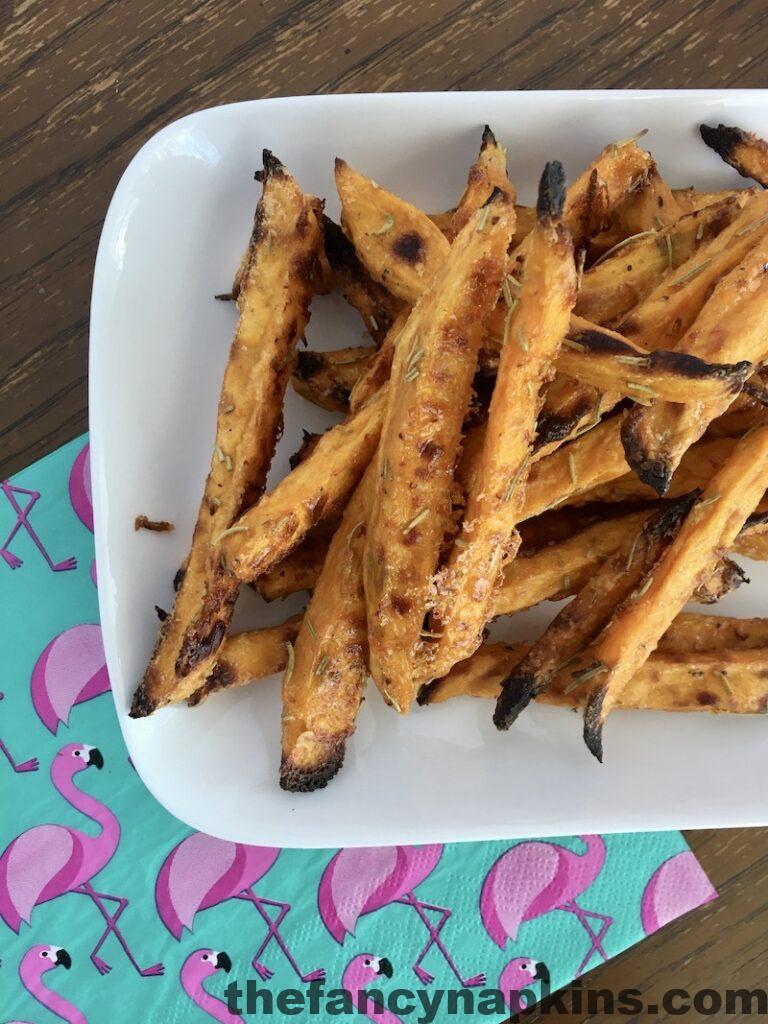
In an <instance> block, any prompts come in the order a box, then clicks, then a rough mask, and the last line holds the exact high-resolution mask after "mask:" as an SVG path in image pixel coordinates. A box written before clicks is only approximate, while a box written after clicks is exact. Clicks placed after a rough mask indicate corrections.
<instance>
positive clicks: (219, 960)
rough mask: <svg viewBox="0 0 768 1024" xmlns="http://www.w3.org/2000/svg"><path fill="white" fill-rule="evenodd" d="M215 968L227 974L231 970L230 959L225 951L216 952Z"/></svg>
mask: <svg viewBox="0 0 768 1024" xmlns="http://www.w3.org/2000/svg"><path fill="white" fill-rule="evenodd" d="M216 970H217V971H225V972H226V973H227V974H229V972H230V971H231V970H232V961H231V960H230V959H229V957H228V956H227V954H226V953H217V954H216Z"/></svg>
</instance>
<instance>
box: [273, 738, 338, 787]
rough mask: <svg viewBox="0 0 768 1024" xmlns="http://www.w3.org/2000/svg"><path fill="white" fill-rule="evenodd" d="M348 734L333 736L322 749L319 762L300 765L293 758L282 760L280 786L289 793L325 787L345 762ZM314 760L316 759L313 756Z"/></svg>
mask: <svg viewBox="0 0 768 1024" xmlns="http://www.w3.org/2000/svg"><path fill="white" fill-rule="evenodd" d="M345 746H346V736H335V737H332V738H331V740H330V742H329V743H328V744H325V745H324V746H323V749H322V756H321V757H318V758H317V764H316V765H312V764H308V765H300V764H297V763H296V761H295V760H294V759H293V758H290V757H285V756H284V757H283V758H282V760H281V762H280V788H281V789H284V790H285V791H286V792H287V793H313V792H314V791H315V790H316V789H325V787H326V786H327V785H328V783H329V782H330V781H331V779H332V778H333V777H334V776H335V775H336V774H337V772H338V771H339V769H340V768H341V766H342V764H343V763H344V750H345ZM312 760H315V758H314V757H313V758H312Z"/></svg>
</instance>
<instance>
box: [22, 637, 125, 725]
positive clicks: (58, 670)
mask: <svg viewBox="0 0 768 1024" xmlns="http://www.w3.org/2000/svg"><path fill="white" fill-rule="evenodd" d="M30 689H31V692H32V703H33V705H34V707H35V711H36V712H37V716H38V718H39V719H40V721H41V722H42V723H43V725H44V726H45V727H46V728H47V729H48V730H49V731H50V732H52V733H53V734H54V735H56V730H57V729H58V727H59V723H60V722H63V723H64V724H65V725H66V724H67V723H68V721H69V713H70V711H71V710H72V708H73V707H74V706H75V705H76V704H83V703H85V701H88V700H92V699H93V698H94V697H98V696H100V694H102V693H108V692H109V675H108V674H107V665H106V658H105V655H104V645H103V643H102V639H101V627H100V626H98V625H94V624H91V623H82V624H81V625H78V626H72V627H71V628H70V629H65V630H64V632H63V633H59V635H58V636H56V637H54V638H53V640H51V642H50V643H49V644H48V645H47V647H46V648H45V650H44V651H43V653H42V654H41V655H40V657H39V658H38V659H37V661H36V662H35V667H34V668H33V670H32V679H31V682H30Z"/></svg>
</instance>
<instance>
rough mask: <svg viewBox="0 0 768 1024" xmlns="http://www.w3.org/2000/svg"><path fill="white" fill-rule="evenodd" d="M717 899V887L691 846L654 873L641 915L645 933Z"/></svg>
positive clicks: (665, 862)
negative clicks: (692, 851) (708, 876)
mask: <svg viewBox="0 0 768 1024" xmlns="http://www.w3.org/2000/svg"><path fill="white" fill-rule="evenodd" d="M715 899H717V890H716V889H715V888H714V887H713V885H712V883H711V882H710V880H709V879H708V878H707V876H706V875H705V874H704V869H703V868H702V866H701V864H699V862H698V861H697V860H696V857H695V856H694V855H693V853H691V851H690V850H684V851H683V852H682V853H677V854H675V856H674V857H670V858H669V859H668V860H665V861H664V862H663V863H662V864H660V865H659V866H658V867H657V868H656V870H655V871H654V873H653V874H652V875H651V877H650V879H649V881H648V884H647V885H646V887H645V891H644V892H643V898H642V901H641V903H640V919H641V921H642V924H643V931H644V932H645V934H646V935H650V934H651V933H652V932H655V931H658V930H659V928H663V927H664V925H665V924H668V923H669V922H670V921H674V919H675V918H676V917H681V916H682V915H683V914H687V913H688V911H689V910H694V909H695V908H696V907H701V906H703V904H705V903H711V901H712V900H715Z"/></svg>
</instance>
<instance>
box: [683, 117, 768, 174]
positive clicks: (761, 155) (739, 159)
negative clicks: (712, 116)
mask: <svg viewBox="0 0 768 1024" xmlns="http://www.w3.org/2000/svg"><path fill="white" fill-rule="evenodd" d="M699 131H700V132H701V137H702V139H703V140H704V141H705V142H706V144H707V145H708V146H709V148H710V149H714V151H715V152H716V153H717V154H718V156H721V157H722V158H723V160H725V162H726V163H727V164H730V165H731V167H735V168H736V170H737V171H738V172H739V174H740V175H741V176H742V177H743V178H752V179H753V180H754V181H757V182H758V183H759V184H760V185H762V186H763V188H766V187H768V143H767V142H766V141H765V140H764V139H761V138H760V136H759V135H755V133H754V132H745V131H744V130H743V129H741V128H728V127H727V126H726V125H724V124H719V125H718V126H717V128H712V127H711V126H710V125H707V124H703V125H701V126H700V128H699Z"/></svg>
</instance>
